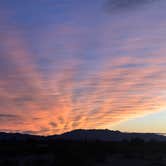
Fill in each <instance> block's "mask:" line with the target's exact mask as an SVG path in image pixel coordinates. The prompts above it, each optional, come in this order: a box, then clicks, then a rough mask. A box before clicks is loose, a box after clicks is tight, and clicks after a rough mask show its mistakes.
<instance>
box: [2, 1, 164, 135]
mask: <svg viewBox="0 0 166 166" xmlns="http://www.w3.org/2000/svg"><path fill="white" fill-rule="evenodd" d="M110 2H111V1H110ZM112 2H113V1H112ZM118 2H119V3H122V1H117V2H116V3H117V4H116V6H117V8H120V6H121V5H122V6H123V7H124V8H125V9H127V7H129V8H132V6H135V7H136V6H137V5H139V4H136V3H138V1H137V2H136V1H134V2H131V1H128V2H130V3H133V4H123V3H125V2H126V3H127V1H123V3H122V4H121V5H120V4H118ZM139 3H142V4H143V3H145V1H144V2H143V1H141V2H139ZM149 3H150V2H149ZM93 5H94V4H93ZM118 5H119V7H118ZM140 5H141V4H140ZM164 11H165V9H164V10H163V9H162V11H158V12H155V13H154V11H153V9H150V8H148V9H147V10H142V11H141V12H142V14H140V13H139V14H138V13H135V14H133V15H132V16H129V17H128V19H124V18H126V17H120V18H118V19H117V17H115V18H114V17H112V20H111V21H110V17H105V16H103V15H101V16H100V17H101V18H98V17H97V18H94V21H92V20H91V18H89V17H86V18H84V19H83V20H86V21H85V22H84V23H85V25H87V24H88V27H87V26H85V25H83V24H75V19H76V17H77V16H78V13H77V14H75V13H74V14H72V15H70V14H69V15H68V17H69V18H70V24H68V23H64V22H65V21H64V22H63V21H62V20H61V21H62V22H63V23H59V22H58V24H57V23H54V24H53V23H52V24H48V26H47V27H42V28H39V29H38V31H37V32H36V31H35V32H36V33H34V32H33V31H31V30H29V29H28V30H27V29H24V26H19V25H13V24H12V22H11V20H10V19H9V20H8V21H4V20H1V23H2V25H3V26H4V27H6V28H5V29H6V30H4V32H3V34H0V35H2V37H1V38H0V41H1V43H2V46H3V47H1V48H0V105H1V108H0V119H3V120H2V121H1V125H0V130H1V131H10V132H11V131H13V132H14V131H20V132H25V133H32V134H39V135H41V134H43V135H49V134H58V133H62V132H65V131H69V130H72V129H78V128H105V126H108V125H109V126H111V125H114V124H116V123H120V122H121V121H124V120H128V119H130V118H134V117H137V116H144V115H146V114H150V113H152V112H157V111H159V110H161V109H162V108H165V107H166V104H165V100H166V95H165V89H166V75H165V73H166V69H165V63H166V56H165V52H166V49H165V37H164V36H165V35H163V34H164V33H165V28H166V24H165V17H164V16H165V15H164ZM90 13H91V11H88V10H87V15H88V14H90ZM94 13H98V11H95V10H94ZM80 15H81V16H82V17H85V15H84V13H83V14H82V13H80ZM163 15H164V16H163ZM8 17H10V14H9V16H8ZM55 17H56V14H55ZM82 17H81V18H82ZM12 18H13V17H12ZM152 18H153V19H152ZM95 19H96V20H95ZM54 20H56V19H54ZM73 20H74V21H73ZM72 21H73V22H74V23H73V22H72ZM89 22H90V23H91V24H90V23H89ZM92 22H93V23H92ZM94 23H95V25H94ZM21 25H22V24H21ZM40 25H41V24H40ZM40 25H38V27H40ZM94 27H95V28H94ZM32 29H33V27H32ZM31 33H32V35H29V34H31ZM31 42H32V43H31ZM7 119H9V120H8V121H7ZM20 122H21V124H22V125H20Z"/></svg>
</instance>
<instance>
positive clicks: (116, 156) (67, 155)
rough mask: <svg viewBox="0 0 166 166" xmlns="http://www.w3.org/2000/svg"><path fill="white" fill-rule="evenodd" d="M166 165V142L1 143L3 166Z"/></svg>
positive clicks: (0, 159) (36, 141)
mask: <svg viewBox="0 0 166 166" xmlns="http://www.w3.org/2000/svg"><path fill="white" fill-rule="evenodd" d="M8 165H11V166H17V165H19V166H34V165H35V166H166V142H155V141H150V142H144V141H142V140H139V139H138V140H137V139H134V140H131V141H121V142H99V141H93V142H87V141H62V140H56V141H55V140H54V141H53V140H42V141H39V140H28V141H16V140H13V141H11V140H10V141H1V142H0V166H8Z"/></svg>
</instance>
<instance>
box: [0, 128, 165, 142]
mask: <svg viewBox="0 0 166 166" xmlns="http://www.w3.org/2000/svg"><path fill="white" fill-rule="evenodd" d="M133 139H142V140H144V141H151V140H154V141H166V136H163V135H160V134H154V133H127V132H120V131H112V130H107V129H105V130H96V129H93V130H92V129H91V130H83V129H79V130H73V131H70V132H66V133H64V134H61V135H52V136H47V137H44V136H36V135H28V134H20V133H0V140H17V141H27V140H72V141H117V142H119V141H123V140H128V141H130V140H133Z"/></svg>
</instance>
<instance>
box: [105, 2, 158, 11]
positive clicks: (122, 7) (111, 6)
mask: <svg viewBox="0 0 166 166" xmlns="http://www.w3.org/2000/svg"><path fill="white" fill-rule="evenodd" d="M153 2H155V0H107V3H106V5H105V8H106V10H107V11H110V12H114V11H128V10H134V9H137V8H140V7H141V6H144V5H147V4H151V3H153Z"/></svg>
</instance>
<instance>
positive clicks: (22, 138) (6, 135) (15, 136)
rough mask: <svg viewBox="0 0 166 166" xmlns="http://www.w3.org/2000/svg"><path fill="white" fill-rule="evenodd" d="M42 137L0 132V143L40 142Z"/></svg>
mask: <svg viewBox="0 0 166 166" xmlns="http://www.w3.org/2000/svg"><path fill="white" fill-rule="evenodd" d="M42 139H44V137H43V136H36V135H30V134H21V133H4V132H0V141H2V140H6V141H11V140H13V141H27V140H42Z"/></svg>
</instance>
